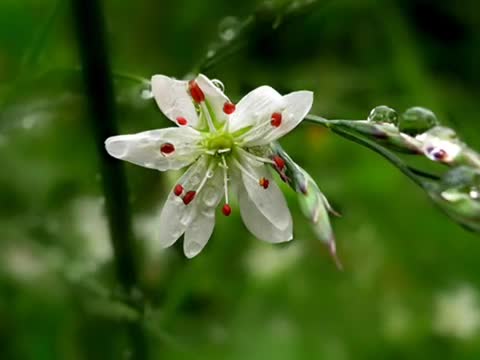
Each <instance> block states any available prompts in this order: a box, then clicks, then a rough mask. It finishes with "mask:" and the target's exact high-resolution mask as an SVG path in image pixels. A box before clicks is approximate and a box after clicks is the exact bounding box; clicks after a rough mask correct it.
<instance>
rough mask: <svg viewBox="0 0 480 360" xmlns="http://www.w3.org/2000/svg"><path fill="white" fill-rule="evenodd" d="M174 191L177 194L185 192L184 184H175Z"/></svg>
mask: <svg viewBox="0 0 480 360" xmlns="http://www.w3.org/2000/svg"><path fill="white" fill-rule="evenodd" d="M173 193H174V194H175V195H177V196H180V195H182V193H183V186H182V185H180V184H177V185H175V188H174V189H173Z"/></svg>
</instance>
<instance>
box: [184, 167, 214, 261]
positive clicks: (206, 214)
mask: <svg viewBox="0 0 480 360" xmlns="http://www.w3.org/2000/svg"><path fill="white" fill-rule="evenodd" d="M222 176H223V174H222V171H221V169H219V168H217V169H216V171H215V173H214V175H213V177H212V178H211V179H210V180H209V181H208V183H207V184H206V185H205V187H204V189H203V190H202V191H201V193H200V194H199V197H198V203H197V204H196V206H197V209H198V211H197V215H196V217H195V219H194V220H193V222H192V223H191V224H190V226H188V227H187V229H186V230H185V238H184V241H183V251H184V253H185V256H186V257H188V258H193V257H194V256H196V255H198V254H199V253H200V251H202V249H203V248H204V247H205V245H206V244H207V242H208V240H209V239H210V236H211V235H212V233H213V228H214V227H215V208H216V207H217V206H218V203H219V202H220V200H221V199H222V198H223V192H222V190H223V189H222V186H223V177H222Z"/></svg>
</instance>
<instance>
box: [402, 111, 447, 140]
mask: <svg viewBox="0 0 480 360" xmlns="http://www.w3.org/2000/svg"><path fill="white" fill-rule="evenodd" d="M438 124H439V122H438V120H437V117H436V116H435V114H434V113H433V112H432V111H430V110H428V109H426V108H423V107H419V106H417V107H412V108H410V109H407V111H405V112H404V113H403V114H402V116H400V122H399V125H398V127H399V129H400V131H401V132H402V133H405V134H408V135H413V136H415V135H418V134H421V133H424V132H425V131H427V130H430V129H431V128H433V127H434V126H436V125H438Z"/></svg>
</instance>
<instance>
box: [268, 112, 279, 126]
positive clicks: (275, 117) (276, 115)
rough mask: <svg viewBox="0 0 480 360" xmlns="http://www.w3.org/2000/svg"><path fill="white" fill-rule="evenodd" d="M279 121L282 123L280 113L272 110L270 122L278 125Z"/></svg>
mask: <svg viewBox="0 0 480 360" xmlns="http://www.w3.org/2000/svg"><path fill="white" fill-rule="evenodd" d="M281 123H282V114H281V113H279V112H274V113H273V114H272V120H270V124H271V125H272V126H273V127H279V126H280V124H281Z"/></svg>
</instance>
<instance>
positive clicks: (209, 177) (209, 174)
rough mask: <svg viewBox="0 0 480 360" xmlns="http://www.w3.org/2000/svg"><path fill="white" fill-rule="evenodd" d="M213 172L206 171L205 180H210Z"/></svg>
mask: <svg viewBox="0 0 480 360" xmlns="http://www.w3.org/2000/svg"><path fill="white" fill-rule="evenodd" d="M213 174H214V172H213V171H212V170H207V175H206V176H207V178H208V179H211V178H212V177H213Z"/></svg>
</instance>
